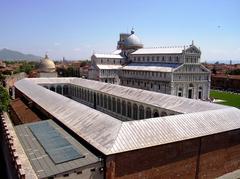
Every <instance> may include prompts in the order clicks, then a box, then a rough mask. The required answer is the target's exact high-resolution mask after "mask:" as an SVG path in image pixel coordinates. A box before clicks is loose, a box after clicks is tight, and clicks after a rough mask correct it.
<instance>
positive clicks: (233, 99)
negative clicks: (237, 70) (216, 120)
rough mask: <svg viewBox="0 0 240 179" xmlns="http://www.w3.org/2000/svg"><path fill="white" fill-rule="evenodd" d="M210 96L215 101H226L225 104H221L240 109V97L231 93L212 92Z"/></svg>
mask: <svg viewBox="0 0 240 179" xmlns="http://www.w3.org/2000/svg"><path fill="white" fill-rule="evenodd" d="M210 96H211V97H213V98H214V99H220V100H224V102H220V103H219V104H224V105H228V106H234V107H238V108H240V95H237V94H232V93H229V92H223V91H215V90H211V92H210Z"/></svg>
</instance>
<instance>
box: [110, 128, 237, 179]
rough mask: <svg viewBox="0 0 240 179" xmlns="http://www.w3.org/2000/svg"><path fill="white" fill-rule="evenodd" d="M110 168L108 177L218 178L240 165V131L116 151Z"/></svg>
mask: <svg viewBox="0 0 240 179" xmlns="http://www.w3.org/2000/svg"><path fill="white" fill-rule="evenodd" d="M200 149H201V150H200ZM199 150H200V151H199ZM199 152H200V155H198V154H199ZM198 166H199V167H198ZM106 168H107V171H106V178H107V179H108V178H111V179H112V178H121V179H127V178H131V179H135V178H145V179H148V178H151V179H152V178H153V179H159V178H184V179H188V178H195V177H196V176H197V177H196V178H215V177H217V176H221V175H223V174H225V173H228V172H231V171H234V170H236V169H239V168H240V130H238V131H232V132H226V133H222V134H217V135H212V136H207V137H204V138H201V139H200V138H198V139H193V140H188V141H182V142H178V143H172V144H167V145H162V146H157V147H151V148H145V149H141V150H135V151H130V152H125V153H120V154H116V155H113V156H109V157H107V161H106Z"/></svg>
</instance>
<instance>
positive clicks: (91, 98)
mask: <svg viewBox="0 0 240 179" xmlns="http://www.w3.org/2000/svg"><path fill="white" fill-rule="evenodd" d="M90 102H91V103H93V92H92V91H91V92H90Z"/></svg>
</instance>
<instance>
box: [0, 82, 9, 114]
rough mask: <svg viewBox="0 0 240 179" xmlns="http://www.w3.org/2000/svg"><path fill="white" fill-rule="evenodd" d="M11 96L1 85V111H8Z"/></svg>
mask: <svg viewBox="0 0 240 179" xmlns="http://www.w3.org/2000/svg"><path fill="white" fill-rule="evenodd" d="M9 102H10V98H9V95H8V92H7V90H6V89H5V88H4V87H3V86H2V85H0V111H7V110H8V105H9Z"/></svg>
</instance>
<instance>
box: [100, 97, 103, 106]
mask: <svg viewBox="0 0 240 179" xmlns="http://www.w3.org/2000/svg"><path fill="white" fill-rule="evenodd" d="M100 106H101V107H103V95H102V94H100Z"/></svg>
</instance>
